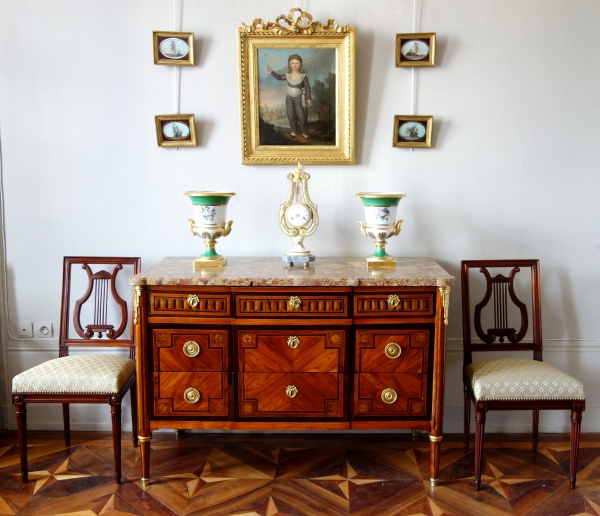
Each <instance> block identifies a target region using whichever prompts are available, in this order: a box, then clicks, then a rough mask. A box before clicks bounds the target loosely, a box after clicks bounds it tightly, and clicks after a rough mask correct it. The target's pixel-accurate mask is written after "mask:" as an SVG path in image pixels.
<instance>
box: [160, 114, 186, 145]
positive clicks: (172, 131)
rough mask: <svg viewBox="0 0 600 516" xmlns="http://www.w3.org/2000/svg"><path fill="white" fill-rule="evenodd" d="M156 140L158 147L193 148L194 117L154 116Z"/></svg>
mask: <svg viewBox="0 0 600 516" xmlns="http://www.w3.org/2000/svg"><path fill="white" fill-rule="evenodd" d="M154 122H155V124H156V140H157V143H158V145H159V146H160V147H195V146H196V125H195V122H194V115H156V116H155V117H154Z"/></svg>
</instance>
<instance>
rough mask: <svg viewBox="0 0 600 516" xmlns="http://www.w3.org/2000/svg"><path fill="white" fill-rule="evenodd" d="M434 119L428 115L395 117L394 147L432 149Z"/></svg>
mask: <svg viewBox="0 0 600 516" xmlns="http://www.w3.org/2000/svg"><path fill="white" fill-rule="evenodd" d="M432 128H433V117H432V116H426V115H420V116H419V115H396V116H395V117H394V139H393V145H394V147H431V131H432Z"/></svg>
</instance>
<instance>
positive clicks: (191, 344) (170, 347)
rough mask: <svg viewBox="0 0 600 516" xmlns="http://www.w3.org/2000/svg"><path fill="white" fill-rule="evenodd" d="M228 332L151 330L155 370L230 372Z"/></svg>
mask: <svg viewBox="0 0 600 516" xmlns="http://www.w3.org/2000/svg"><path fill="white" fill-rule="evenodd" d="M228 334H229V332H228V331H227V330H195V331H189V330H152V340H153V344H154V370H155V371H227V370H228V369H229V367H228V366H229V359H228V353H227V343H228V341H229V339H228Z"/></svg>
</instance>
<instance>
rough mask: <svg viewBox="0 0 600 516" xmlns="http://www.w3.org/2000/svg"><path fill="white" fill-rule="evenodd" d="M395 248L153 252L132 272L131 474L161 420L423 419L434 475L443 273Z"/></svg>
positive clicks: (270, 424) (317, 423)
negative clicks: (304, 262) (199, 259)
mask: <svg viewBox="0 0 600 516" xmlns="http://www.w3.org/2000/svg"><path fill="white" fill-rule="evenodd" d="M402 260H403V261H404V262H405V263H402V261H399V263H398V266H397V267H396V269H393V270H391V271H384V272H382V273H379V275H378V276H377V275H375V276H374V275H373V274H372V273H371V272H370V271H368V270H367V269H366V268H365V266H364V263H363V262H362V260H360V259H320V260H319V261H317V262H316V263H315V265H314V267H312V266H311V268H309V269H308V270H306V269H292V268H286V267H285V266H284V264H282V263H281V262H279V260H278V259H275V258H273V259H266V258H238V259H235V258H230V260H229V266H228V267H226V268H225V269H222V270H219V271H206V272H196V273H193V272H191V270H192V266H191V262H192V259H190V258H186V259H183V258H167V259H165V260H163V261H162V262H160V263H159V264H157V265H156V266H154V267H153V268H151V269H149V270H148V271H146V272H144V273H142V274H139V275H137V276H134V277H132V278H131V280H130V281H131V283H132V284H133V285H134V301H135V308H134V309H135V314H134V319H135V320H134V323H135V330H136V338H137V355H138V410H139V431H138V434H139V440H140V443H141V449H142V478H143V481H144V482H146V483H147V481H148V479H149V475H150V463H149V453H150V446H149V441H150V439H151V433H152V431H153V430H156V429H159V428H175V429H221V430H223V429H235V430H262V431H269V430H303V431H310V430H348V431H351V430H354V429H359V430H369V429H371V430H376V429H387V430H390V429H398V430H401V429H421V430H426V431H428V432H430V439H431V451H432V453H431V461H432V462H431V478H432V482H436V479H437V471H438V464H439V445H440V441H441V438H442V413H443V410H442V407H443V385H444V354H445V352H444V346H445V324H444V321H445V320H446V321H447V313H448V293H449V289H450V285H451V284H452V283H453V281H454V278H452V277H451V276H449V275H448V274H447V273H446V272H445V271H444V270H443V269H441V268H440V267H439V266H438V265H437V264H436V263H435V262H433V260H430V259H402Z"/></svg>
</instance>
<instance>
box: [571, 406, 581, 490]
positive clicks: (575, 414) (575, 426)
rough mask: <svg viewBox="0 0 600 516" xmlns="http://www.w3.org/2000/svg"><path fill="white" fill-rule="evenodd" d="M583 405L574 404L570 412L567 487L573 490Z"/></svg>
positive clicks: (575, 478)
mask: <svg viewBox="0 0 600 516" xmlns="http://www.w3.org/2000/svg"><path fill="white" fill-rule="evenodd" d="M582 412H583V404H582V403H580V402H575V403H574V404H573V409H572V410H571V457H570V464H569V487H570V488H571V489H575V481H576V480H577V457H578V455H579V435H580V432H581V413H582Z"/></svg>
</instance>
